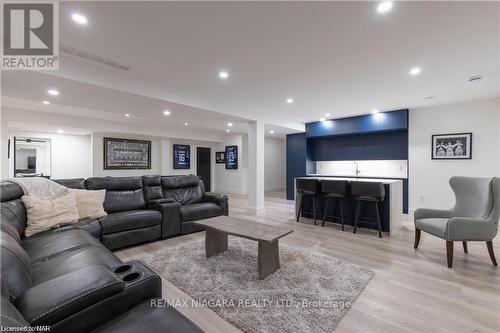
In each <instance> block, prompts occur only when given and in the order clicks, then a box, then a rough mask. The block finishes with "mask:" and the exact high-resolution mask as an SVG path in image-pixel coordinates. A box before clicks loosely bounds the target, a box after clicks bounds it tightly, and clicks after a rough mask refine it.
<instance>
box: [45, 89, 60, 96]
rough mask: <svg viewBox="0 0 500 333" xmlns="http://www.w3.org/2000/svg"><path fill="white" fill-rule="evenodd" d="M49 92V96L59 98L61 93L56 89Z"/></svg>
mask: <svg viewBox="0 0 500 333" xmlns="http://www.w3.org/2000/svg"><path fill="white" fill-rule="evenodd" d="M47 92H48V93H49V95H52V96H58V95H59V91H57V90H55V89H49V90H48V91H47Z"/></svg>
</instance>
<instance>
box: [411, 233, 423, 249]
mask: <svg viewBox="0 0 500 333" xmlns="http://www.w3.org/2000/svg"><path fill="white" fill-rule="evenodd" d="M421 233H422V230H420V229H415V244H413V248H414V249H416V248H417V247H418V243H420V234H421Z"/></svg>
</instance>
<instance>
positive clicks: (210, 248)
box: [195, 216, 293, 280]
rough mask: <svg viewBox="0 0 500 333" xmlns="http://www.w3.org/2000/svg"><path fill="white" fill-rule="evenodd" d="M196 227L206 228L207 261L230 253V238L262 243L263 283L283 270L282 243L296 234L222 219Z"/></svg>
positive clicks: (258, 224)
mask: <svg viewBox="0 0 500 333" xmlns="http://www.w3.org/2000/svg"><path fill="white" fill-rule="evenodd" d="M195 224H197V225H199V226H203V227H205V228H206V235H205V253H206V256H207V258H209V257H211V256H214V255H216V254H219V253H222V252H224V251H226V250H227V236H228V235H232V236H238V237H241V238H246V239H251V240H254V241H257V242H259V252H258V262H259V279H261V280H262V279H265V278H266V277H267V276H269V275H271V274H272V273H274V272H275V271H276V270H277V269H278V268H280V256H279V246H278V241H279V239H280V238H281V237H285V236H286V235H288V234H291V233H292V232H293V229H292V228H283V227H273V226H270V225H267V224H262V223H258V222H253V221H248V220H242V219H237V218H234V217H228V216H218V217H214V218H211V219H207V220H201V221H196V222H195Z"/></svg>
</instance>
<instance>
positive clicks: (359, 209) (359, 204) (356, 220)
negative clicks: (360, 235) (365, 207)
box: [352, 201, 361, 234]
mask: <svg viewBox="0 0 500 333" xmlns="http://www.w3.org/2000/svg"><path fill="white" fill-rule="evenodd" d="M360 211H361V201H358V206H357V207H356V215H355V217H354V229H353V230H352V233H353V234H355V233H356V229H357V228H358V219H359V212H360Z"/></svg>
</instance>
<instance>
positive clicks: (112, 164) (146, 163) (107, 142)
mask: <svg viewBox="0 0 500 333" xmlns="http://www.w3.org/2000/svg"><path fill="white" fill-rule="evenodd" d="M103 142H104V149H103V152H104V170H130V169H151V141H143V140H130V139H116V138H104V140H103Z"/></svg>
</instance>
